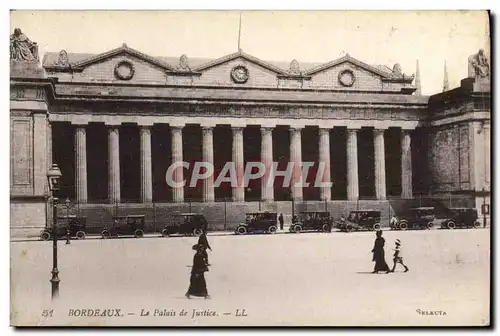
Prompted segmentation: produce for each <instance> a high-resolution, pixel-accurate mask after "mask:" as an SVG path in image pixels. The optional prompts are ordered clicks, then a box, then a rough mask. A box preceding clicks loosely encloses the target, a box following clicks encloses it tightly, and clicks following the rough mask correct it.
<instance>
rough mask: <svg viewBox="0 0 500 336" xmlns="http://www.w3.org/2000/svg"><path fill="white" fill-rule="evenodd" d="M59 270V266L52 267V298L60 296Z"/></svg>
mask: <svg viewBox="0 0 500 336" xmlns="http://www.w3.org/2000/svg"><path fill="white" fill-rule="evenodd" d="M59 282H60V280H59V270H58V269H57V268H54V269H52V279H50V283H51V284H52V299H55V298H57V297H59Z"/></svg>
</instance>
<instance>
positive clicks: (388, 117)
mask: <svg viewBox="0 0 500 336" xmlns="http://www.w3.org/2000/svg"><path fill="white" fill-rule="evenodd" d="M42 66H43V68H42V67H40V65H38V64H37V63H33V62H19V61H12V62H11V69H12V70H11V78H10V79H11V139H12V142H11V143H12V148H11V151H12V152H11V171H12V176H11V212H12V216H11V217H12V220H13V222H12V224H11V228H12V229H13V234H16V233H15V232H14V231H16V232H23V233H25V232H26V230H29V229H30V228H35V229H37V230H38V229H39V228H41V227H43V226H45V223H46V220H47V216H46V215H41V214H42V213H46V209H45V202H46V196H47V191H48V190H47V186H46V184H47V183H46V173H47V168H48V167H49V165H50V164H51V163H52V162H55V163H58V164H59V165H60V166H61V169H62V171H63V180H62V181H63V185H64V186H63V188H62V189H61V191H60V193H61V195H59V196H60V197H71V198H72V199H73V200H75V201H76V202H77V203H78V206H79V208H80V207H81V208H82V209H83V210H84V211H87V215H88V217H93V216H94V217H95V214H96V210H92V211H91V209H92V207H93V206H92V205H91V204H96V203H98V204H101V206H102V207H110V209H112V208H113V206H114V205H116V206H118V205H120V206H123V207H124V209H129V210H130V211H132V209H136V210H137V211H143V212H148V211H150V210H148V209H151V206H152V204H153V203H155V204H161V203H165V202H168V204H169V205H168V206H167V208H168V209H170V210H171V209H173V208H175V207H176V206H178V207H182V204H186V202H187V201H188V199H189V200H192V197H193V195H194V196H195V198H196V197H198V198H199V200H198V201H200V202H203V203H201V205H199V206H201V207H204V209H205V210H203V211H204V212H206V215H207V217H208V219H209V222H214V223H215V222H216V221H217V219H216V218H217V216H218V215H220V213H221V211H220V209H219V208H220V204H219V205H218V204H215V203H213V202H216V201H217V200H221V199H224V200H226V201H227V200H230V201H231V202H232V203H230V205H229V208H228V206H227V204H226V203H224V204H225V205H224V217H225V219H227V218H226V217H230V218H232V217H235V218H236V217H237V214H238V213H239V212H241V211H240V210H242V209H246V208H252V209H253V208H255V207H256V206H258V207H259V209H260V210H265V209H287V208H288V207H290V206H293V207H294V209H295V210H296V211H298V209H301V208H303V207H304V206H305V207H307V206H309V207H318V210H321V209H324V208H327V209H329V210H330V211H335V209H337V208H339V204H344V205H345V206H344V205H342V206H343V207H344V210H345V209H348V208H352V207H353V206H354V207H357V206H359V202H360V201H359V200H360V199H365V200H364V201H363V202H368V204H369V203H370V202H372V203H371V204H372V207H379V206H380V207H381V208H384V209H391V205H390V204H389V201H387V199H388V198H389V197H399V198H403V199H409V200H411V199H412V198H413V197H414V184H415V181H420V182H419V183H418V185H419V188H420V189H419V192H420V193H422V192H434V193H450V192H453V193H457V192H459V193H462V194H463V195H464V197H473V198H474V197H477V192H478V190H481V188H483V185H484V184H485V183H489V151H488V153H486V151H487V150H485V148H489V147H487V145H489V95H488V94H486V93H484V92H483V93H481V94H476V93H475V92H474V90H473V89H470V83H469V82H467V81H466V83H464V85H463V86H462V88H459V90H458V91H457V90H455V91H456V92H455V91H454V90H452V91H450V92H449V93H444V94H443V95H445V96H440V95H436V96H432V97H427V96H420V95H414V94H413V93H414V91H415V90H416V88H415V86H413V84H412V83H413V80H414V77H413V76H407V75H405V74H403V73H402V72H401V69H400V67H399V65H397V64H396V65H395V66H394V68H393V70H391V69H390V68H388V67H384V66H372V65H368V64H366V63H364V62H361V61H359V60H357V59H355V58H353V57H351V56H349V55H346V56H344V57H342V58H340V59H337V60H334V61H332V62H328V63H325V64H306V63H299V62H297V61H296V60H294V61H292V62H291V63H290V64H283V63H276V62H267V61H263V60H260V59H258V58H256V57H254V56H251V55H248V54H246V53H243V52H242V51H239V52H237V53H234V54H231V55H227V56H224V57H221V58H219V59H216V60H206V59H191V58H189V59H188V58H187V57H186V56H185V55H183V56H182V57H181V59H178V58H165V57H152V56H149V55H145V54H143V53H141V52H139V51H137V50H134V49H132V48H129V47H128V46H126V45H123V46H122V47H120V48H117V49H114V50H111V51H108V52H104V53H102V54H99V55H87V54H72V53H67V52H66V51H64V50H63V51H61V52H59V53H47V54H46V55H45V57H44V60H43V63H42ZM467 85H468V86H467ZM466 87H467V89H466ZM486 101H487V103H486ZM478 104H479V105H478ZM481 104H482V105H481ZM478 106H480V107H478ZM417 135H418V136H417ZM424 140H425V141H424ZM339 151H340V152H342V154H341V155H340V154H339ZM421 152H427V153H429V155H428V156H427V162H428V165H427V167H425V169H421V167H420V166H422V165H421V162H420V161H419V160H420V158H421V154H419V153H421ZM415 153H416V154H417V155H416V156H415ZM486 154H488V155H486ZM413 156H415V157H414V158H412V157H413ZM339 158H340V159H339ZM415 158H417V160H416V159H415ZM202 159H203V160H205V161H208V162H214V164H215V167H216V169H220V167H221V165H222V163H223V162H225V161H231V160H234V161H236V162H240V163H242V164H243V163H245V162H247V161H251V160H257V161H261V162H263V163H265V164H266V165H269V164H270V162H272V161H279V160H285V161H291V162H295V163H300V162H302V161H308V160H309V161H313V162H315V164H317V163H318V162H319V161H322V162H325V161H326V163H327V166H328V167H329V171H328V174H327V176H329V178H330V179H331V181H332V182H333V183H334V186H333V187H332V188H321V190H320V189H319V188H318V190H315V189H314V188H301V187H300V188H296V187H294V188H290V190H284V189H283V188H279V187H274V188H268V187H265V185H264V184H261V183H260V182H259V183H258V184H256V185H251V186H250V187H249V188H248V190H247V189H244V188H242V187H241V186H237V187H234V188H230V187H229V189H228V186H227V185H226V186H225V187H222V186H221V187H219V188H214V187H213V179H210V180H209V181H205V182H204V183H203V184H202V185H200V186H196V187H193V188H188V187H185V188H181V189H179V188H173V189H172V188H170V189H168V190H162V188H163V189H165V188H164V187H165V182H164V176H165V171H164V170H165V169H166V167H167V166H168V165H169V164H171V163H172V162H176V161H180V160H187V161H190V162H194V161H200V160H202ZM341 166H342V167H341ZM486 166H488V167H487V168H486ZM478 167H484V169H480V168H478ZM316 168H317V167H316V166H315V167H314V168H313V170H314V169H316ZM190 172H191V171H190V170H188V171H186V172H185V174H184V175H185V176H184V177H186V175H189V174H190ZM394 173H396V174H394ZM240 174H241V171H240ZM178 177H179V176H178ZM181 177H182V174H181ZM298 178H299V176H298V175H297V174H295V173H294V174H293V179H294V181H295V180H296V179H298ZM422 181H423V182H422ZM224 188H226V189H224ZM487 191H488V192H489V186H488V189H487ZM487 191H484V192H487ZM484 192H483V193H484ZM256 198H258V199H260V200H261V201H262V202H263V203H262V204H264V205H262V204H261V202H259V203H258V205H256V204H253V202H255V201H256ZM370 198H371V199H373V201H369V200H367V199H370ZM131 201H133V203H135V205H130V206H125V205H124V204H123V203H124V202H131ZM290 202H292V203H291V204H292V205H291V204H290ZM308 202H309V205H307V204H308ZM323 202H324V203H323ZM339 202H340V203H339ZM342 202H344V203H342ZM345 202H347V203H345ZM106 204H108V205H106ZM209 204H211V205H209ZM23 205H26V207H23ZM189 207H190V209H191V207H192V205H191V204H190V205H189ZM263 207H264V208H265V209H263ZM320 208H321V209H320ZM85 209H87V210H85ZM141 209H142V210H141ZM217 209H219V210H217ZM238 209H239V210H238ZM136 210H134V211H136ZM212 210H213V211H212ZM89 211H90V212H89ZM280 211H281V210H280ZM283 211H285V210H283ZM384 211H385V210H384ZM390 211H391V210H389V212H390ZM98 212H99V211H97V213H98ZM106 216H107V215H105V216H104V217H102V216H101V222H102V220H103V218H105V217H106ZM155 216H156V215H155ZM285 216H289V214H288V212H287V214H285ZM106 218H107V217H106ZM155 218H156V217H155ZM96 221H97V220H96ZM224 223H226V220H225V221H224ZM34 231H35V232H36V230H34Z"/></svg>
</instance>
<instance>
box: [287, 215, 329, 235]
mask: <svg viewBox="0 0 500 336" xmlns="http://www.w3.org/2000/svg"><path fill="white" fill-rule="evenodd" d="M332 222H333V221H332V218H331V216H330V213H329V212H328V211H311V212H300V213H299V214H298V216H296V217H294V220H293V222H292V225H290V232H293V233H300V232H302V231H323V232H332Z"/></svg>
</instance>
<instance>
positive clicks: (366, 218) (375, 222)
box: [337, 210, 381, 232]
mask: <svg viewBox="0 0 500 336" xmlns="http://www.w3.org/2000/svg"><path fill="white" fill-rule="evenodd" d="M380 215H381V211H379V210H356V211H351V212H349V215H348V216H347V219H344V220H341V221H340V222H337V228H338V229H339V230H340V231H343V232H351V231H360V230H370V231H371V230H380Z"/></svg>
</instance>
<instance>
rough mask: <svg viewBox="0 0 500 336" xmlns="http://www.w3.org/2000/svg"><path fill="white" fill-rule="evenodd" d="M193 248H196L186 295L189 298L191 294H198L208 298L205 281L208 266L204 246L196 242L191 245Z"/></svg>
mask: <svg viewBox="0 0 500 336" xmlns="http://www.w3.org/2000/svg"><path fill="white" fill-rule="evenodd" d="M193 249H195V250H196V254H195V255H194V258H193V268H192V269H191V279H190V284H189V288H188V291H187V293H186V297H187V298H188V299H190V298H191V296H198V297H204V298H205V299H210V295H208V291H207V282H206V281H205V272H208V266H207V263H206V261H205V257H204V249H205V247H204V246H203V245H199V244H196V245H194V246H193Z"/></svg>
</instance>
